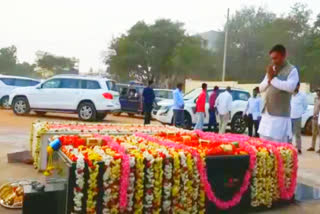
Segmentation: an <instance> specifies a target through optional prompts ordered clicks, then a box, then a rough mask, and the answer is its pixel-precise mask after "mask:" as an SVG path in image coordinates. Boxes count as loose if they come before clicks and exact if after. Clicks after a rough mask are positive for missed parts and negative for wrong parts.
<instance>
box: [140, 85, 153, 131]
mask: <svg viewBox="0 0 320 214" xmlns="http://www.w3.org/2000/svg"><path fill="white" fill-rule="evenodd" d="M152 84H153V81H152V80H150V81H149V82H148V86H147V87H145V88H144V89H143V94H142V95H143V111H144V125H147V124H150V121H151V112H152V108H153V102H154V98H155V95H154V91H153V88H152Z"/></svg>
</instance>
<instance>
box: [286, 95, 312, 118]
mask: <svg viewBox="0 0 320 214" xmlns="http://www.w3.org/2000/svg"><path fill="white" fill-rule="evenodd" d="M290 104H291V118H292V119H298V118H301V117H302V115H303V114H304V113H305V112H306V111H307V108H308V102H307V97H306V95H305V94H304V93H302V92H298V93H297V94H293V95H292V97H291V103H290Z"/></svg>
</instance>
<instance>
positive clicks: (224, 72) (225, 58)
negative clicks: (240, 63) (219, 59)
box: [222, 8, 229, 82]
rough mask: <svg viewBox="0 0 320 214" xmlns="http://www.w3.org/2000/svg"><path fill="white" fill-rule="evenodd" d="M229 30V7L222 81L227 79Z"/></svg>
mask: <svg viewBox="0 0 320 214" xmlns="http://www.w3.org/2000/svg"><path fill="white" fill-rule="evenodd" d="M228 31H229V8H228V12H227V23H226V29H225V33H224V51H223V67H222V81H223V82H224V81H225V77H226V64H227V46H228Z"/></svg>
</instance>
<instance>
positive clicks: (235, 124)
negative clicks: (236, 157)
mask: <svg viewBox="0 0 320 214" xmlns="http://www.w3.org/2000/svg"><path fill="white" fill-rule="evenodd" d="M246 128H247V123H246V121H245V120H244V118H243V116H242V114H241V113H237V114H236V115H234V116H233V118H232V120H231V131H232V132H233V133H237V134H243V133H244V132H245V131H246Z"/></svg>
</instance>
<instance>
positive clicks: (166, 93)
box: [154, 90, 172, 99]
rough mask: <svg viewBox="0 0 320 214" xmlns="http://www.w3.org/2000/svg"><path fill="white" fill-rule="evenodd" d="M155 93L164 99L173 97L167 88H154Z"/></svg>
mask: <svg viewBox="0 0 320 214" xmlns="http://www.w3.org/2000/svg"><path fill="white" fill-rule="evenodd" d="M154 94H155V96H156V97H158V98H162V99H171V98H172V92H171V91H166V90H154Z"/></svg>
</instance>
